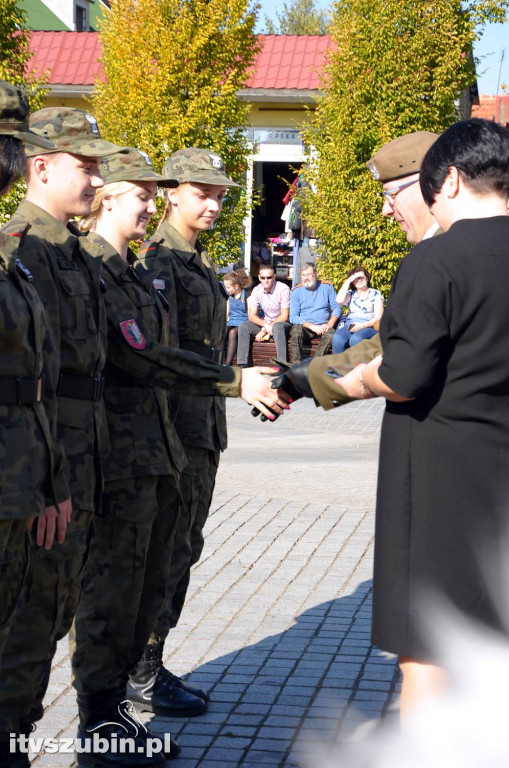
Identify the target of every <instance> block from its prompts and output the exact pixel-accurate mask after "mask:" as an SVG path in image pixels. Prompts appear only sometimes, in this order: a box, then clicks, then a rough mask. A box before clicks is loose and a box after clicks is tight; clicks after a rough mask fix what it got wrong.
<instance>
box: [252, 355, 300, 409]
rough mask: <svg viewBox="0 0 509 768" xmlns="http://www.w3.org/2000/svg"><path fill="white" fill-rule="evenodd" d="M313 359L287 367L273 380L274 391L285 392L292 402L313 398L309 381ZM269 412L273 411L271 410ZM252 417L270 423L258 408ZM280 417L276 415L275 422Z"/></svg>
mask: <svg viewBox="0 0 509 768" xmlns="http://www.w3.org/2000/svg"><path fill="white" fill-rule="evenodd" d="M312 359H313V358H311V357H308V358H307V360H303V361H302V362H301V363H296V364H295V365H292V366H289V365H286V366H285V367H286V370H285V371H283V373H280V374H279V375H278V376H276V377H275V378H273V379H272V384H271V387H272V389H281V390H283V391H284V392H286V393H287V394H288V395H290V397H291V398H292V402H295V401H296V400H300V398H301V397H313V392H312V390H311V387H310V386H309V380H308V368H309V364H310V363H311V360H312ZM279 366H280V368H282V367H283V366H282V365H281V363H279ZM269 410H271V409H270V408H269ZM271 413H274V411H271ZM251 415H252V416H260V421H270V419H268V418H267V416H265V415H264V414H263V413H262V414H260V411H259V410H258V408H253V410H252V411H251ZM278 416H279V413H274V421H275V420H276V419H277V418H278Z"/></svg>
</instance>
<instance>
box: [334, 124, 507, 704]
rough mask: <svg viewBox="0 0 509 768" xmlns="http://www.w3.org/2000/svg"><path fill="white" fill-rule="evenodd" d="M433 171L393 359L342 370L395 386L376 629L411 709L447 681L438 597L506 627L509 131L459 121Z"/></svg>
mask: <svg viewBox="0 0 509 768" xmlns="http://www.w3.org/2000/svg"><path fill="white" fill-rule="evenodd" d="M420 184H421V190H422V193H423V197H424V200H425V201H426V203H427V204H428V206H429V208H430V210H431V212H432V213H433V215H434V216H435V217H436V219H437V221H438V223H439V224H440V226H441V228H442V229H443V230H444V232H445V234H443V235H441V236H440V237H436V238H432V239H430V240H425V241H423V242H422V243H421V244H419V245H417V246H416V247H415V248H414V249H413V250H412V251H411V252H410V254H409V255H408V256H407V257H406V258H405V259H404V260H403V262H402V263H401V265H400V267H399V269H398V271H397V273H396V276H395V278H394V281H393V286H392V290H391V296H390V300H389V303H388V307H387V309H386V312H385V314H384V317H383V319H382V324H381V329H380V333H381V337H382V346H383V350H384V352H383V360H382V361H381V360H380V359H379V360H378V361H376V362H373V363H370V364H369V365H367V366H365V365H359V366H357V368H355V369H354V370H353V371H352V372H351V373H349V374H348V375H347V376H345V377H344V378H343V379H340V380H338V383H341V386H342V387H344V388H345V389H346V391H347V393H348V394H349V395H350V396H351V397H358V398H365V397H373V396H382V397H385V398H386V399H387V407H386V412H385V416H384V421H383V427H382V438H381V445H380V466H379V477H378V497H377V516H376V546H375V572H374V590H373V631H372V638H373V642H374V643H375V644H376V645H378V646H379V647H381V648H383V649H384V650H387V651H391V652H393V653H396V654H398V655H399V657H400V666H401V669H402V672H403V688H402V696H401V710H402V715H403V716H405V715H407V713H408V712H409V711H410V710H411V709H412V707H413V706H414V705H415V704H416V703H418V702H419V701H421V700H422V699H423V698H424V697H426V696H427V695H429V694H430V693H433V692H436V690H437V688H439V687H440V686H441V685H443V684H444V673H443V671H442V669H441V667H440V655H439V654H437V652H436V648H435V647H434V646H433V645H432V643H431V642H430V638H431V636H432V634H431V630H432V628H433V627H434V626H436V622H437V616H436V615H435V614H434V612H433V609H432V607H431V606H432V602H430V596H434V595H435V596H438V597H439V598H440V600H439V604H440V605H441V607H442V608H443V605H444V604H445V605H446V606H449V605H452V606H454V608H455V609H456V610H458V611H460V612H462V613H464V614H466V615H467V616H469V617H471V618H472V619H474V620H476V621H478V622H481V623H482V624H485V625H487V626H488V627H491V628H495V629H500V628H502V626H503V624H502V621H501V619H500V617H499V614H498V610H497V605H496V603H495V599H496V598H497V597H498V595H495V594H490V590H489V588H488V585H487V583H486V580H485V578H484V575H485V573H486V571H485V569H486V568H487V567H490V568H493V567H497V566H501V564H502V561H503V560H505V559H506V558H507V553H506V552H505V551H504V548H503V536H502V534H503V533H505V532H506V530H507V520H508V501H509V472H508V462H509V364H508V362H507V329H508V328H509V302H508V301H507V286H508V285H509V258H508V252H507V243H508V242H509V216H507V200H508V193H509V132H507V131H506V130H505V129H504V128H502V127H501V126H498V125H496V124H495V123H492V122H488V121H485V120H479V119H473V120H467V121H464V122H459V123H456V124H454V125H453V126H451V128H449V129H448V130H447V131H445V133H444V134H442V136H440V137H439V138H438V139H437V141H436V143H435V144H434V145H433V146H432V147H431V149H430V150H429V151H428V153H427V155H426V157H425V159H424V162H423V164H422V167H421V172H420ZM499 570H500V571H502V569H501V568H500V569H499ZM423 596H425V597H426V599H423ZM505 629H506V630H507V625H506V627H505ZM434 639H436V638H435V637H434ZM444 642H447V639H446V638H444Z"/></svg>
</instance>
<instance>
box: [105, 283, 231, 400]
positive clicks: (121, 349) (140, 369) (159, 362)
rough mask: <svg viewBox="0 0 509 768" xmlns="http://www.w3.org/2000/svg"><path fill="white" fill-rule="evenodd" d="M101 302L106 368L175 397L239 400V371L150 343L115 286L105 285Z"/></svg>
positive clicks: (125, 298) (123, 294) (188, 353)
mask: <svg viewBox="0 0 509 768" xmlns="http://www.w3.org/2000/svg"><path fill="white" fill-rule="evenodd" d="M105 299H106V310H107V315H108V355H107V360H108V364H109V365H113V366H115V367H116V368H118V369H119V370H121V371H124V372H127V373H128V374H129V375H130V377H131V378H136V379H137V380H138V382H139V383H140V384H142V385H147V384H148V385H153V384H157V385H158V386H161V387H164V388H165V389H169V390H171V391H172V392H175V393H177V394H185V395H225V396H227V397H238V396H239V391H240V370H239V369H234V368H232V367H230V366H227V365H219V364H218V363H214V362H212V361H211V360H207V359H206V358H204V357H201V355H197V354H195V353H194V352H189V351H187V350H183V349H176V348H175V347H168V346H166V345H165V344H160V343H159V342H158V341H154V340H153V338H151V334H150V333H149V332H148V331H147V329H146V327H145V325H144V323H143V318H142V316H141V314H139V313H138V312H137V311H136V307H134V306H133V305H132V304H131V302H130V301H129V299H128V297H127V296H126V295H125V293H124V292H123V291H122V290H121V288H119V287H118V286H116V285H113V284H109V285H108V289H107V292H106V295H105Z"/></svg>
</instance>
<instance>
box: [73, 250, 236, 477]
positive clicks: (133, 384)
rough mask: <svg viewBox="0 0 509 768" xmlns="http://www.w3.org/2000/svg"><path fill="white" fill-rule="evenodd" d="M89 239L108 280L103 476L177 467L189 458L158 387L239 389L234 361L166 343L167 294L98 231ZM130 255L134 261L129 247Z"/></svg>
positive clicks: (189, 390)
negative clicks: (108, 442) (106, 450)
mask: <svg viewBox="0 0 509 768" xmlns="http://www.w3.org/2000/svg"><path fill="white" fill-rule="evenodd" d="M87 239H88V240H89V244H88V247H89V248H90V249H97V252H98V253H101V254H102V257H103V261H102V263H103V272H102V274H103V279H104V283H105V285H106V293H105V302H106V312H107V317H108V353H107V362H106V368H105V374H106V389H105V402H106V408H107V412H108V424H109V429H110V439H111V444H112V451H111V454H110V457H109V458H108V459H107V460H106V463H105V477H106V478H107V479H113V478H115V479H120V478H122V477H126V476H127V477H129V476H139V475H149V474H167V473H168V472H169V471H170V470H171V466H172V464H173V465H174V466H175V467H176V468H177V470H178V471H181V470H182V469H183V468H184V466H185V464H186V459H185V455H184V452H183V450H182V446H181V443H180V440H179V438H178V437H177V434H176V432H175V427H174V426H173V423H172V421H171V420H170V418H169V415H168V397H167V394H166V392H164V391H163V389H161V387H163V388H164V389H167V390H168V389H169V390H171V391H172V392H176V393H178V392H181V393H182V392H186V393H190V394H193V393H197V394H201V393H206V394H207V395H214V394H217V393H218V391H219V392H221V391H223V388H226V389H227V390H230V389H232V388H233V389H236V391H237V392H238V386H237V387H236V385H235V380H234V379H232V375H234V374H233V369H231V368H229V367H227V366H219V365H218V364H216V363H213V362H212V361H210V360H206V359H204V358H203V357H201V356H198V355H195V354H193V353H192V352H187V351H184V350H180V349H177V348H175V347H171V346H169V322H168V307H167V305H166V302H165V298H164V296H162V297H161V295H160V293H159V291H158V290H156V288H155V287H154V286H153V285H152V283H150V284H149V285H148V286H147V287H145V286H144V285H143V284H142V282H141V280H140V279H139V278H138V276H137V274H136V272H135V271H134V269H133V268H132V266H129V264H127V263H126V262H125V261H124V260H123V259H122V258H121V257H120V256H119V255H118V253H117V252H116V251H115V250H114V249H113V247H112V246H111V245H109V243H107V242H106V241H105V240H103V239H102V238H100V237H98V236H97V235H89V236H88V238H87ZM129 261H130V262H134V261H135V256H134V254H133V253H129ZM156 285H157V283H156ZM222 377H223V383H222ZM193 399H195V398H193ZM220 399H223V398H220Z"/></svg>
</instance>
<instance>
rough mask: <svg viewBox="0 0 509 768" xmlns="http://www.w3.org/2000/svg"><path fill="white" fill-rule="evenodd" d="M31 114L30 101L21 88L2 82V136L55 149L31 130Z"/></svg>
mask: <svg viewBox="0 0 509 768" xmlns="http://www.w3.org/2000/svg"><path fill="white" fill-rule="evenodd" d="M29 112H30V110H29V107H28V99H27V97H26V94H25V93H24V92H23V91H22V90H21V88H19V87H18V86H17V85H11V84H10V83H6V82H5V80H0V136H12V137H13V138H14V139H19V140H20V141H30V142H32V143H33V144H34V145H37V146H38V147H42V148H43V149H53V148H54V147H55V145H54V144H52V143H51V141H47V140H46V139H41V138H40V137H39V136H37V135H36V134H35V133H32V131H30V130H29V128H28V116H29Z"/></svg>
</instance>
